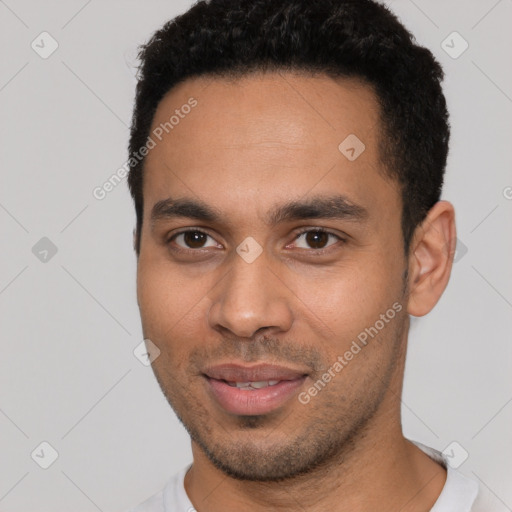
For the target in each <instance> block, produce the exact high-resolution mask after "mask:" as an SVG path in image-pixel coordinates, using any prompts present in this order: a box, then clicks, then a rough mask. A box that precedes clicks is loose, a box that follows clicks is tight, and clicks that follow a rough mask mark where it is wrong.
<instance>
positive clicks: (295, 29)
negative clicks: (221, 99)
mask: <svg viewBox="0 0 512 512" xmlns="http://www.w3.org/2000/svg"><path fill="white" fill-rule="evenodd" d="M139 60H140V66H139V70H138V83H137V87H136V95H135V106H134V111H133V118H132V124H131V133H130V141H129V152H130V155H133V154H134V153H136V152H138V151H139V150H140V148H141V147H143V146H144V145H145V144H146V142H147V138H148V136H149V131H150V129H151V124H152V121H153V117H154V115H155V112H156V109H157V107H158V104H159V102H160V101H161V100H162V98H163V97H164V95H165V94H166V93H167V92H168V91H169V90H170V89H172V88H173V87H174V86H176V85H177V84H178V83H180V82H183V81H184V80H186V79H187V78H191V77H199V76H212V77H216V76H217V77H222V76H230V77H241V76H244V75H247V74H250V73H251V72H258V71H262V72H264V71H268V70H270V71H298V72H304V73H312V74H316V73H324V74H326V75H328V76H330V77H333V78H336V77H347V78H357V79H359V80H362V81H363V82H364V83H366V84H368V85H370V86H371V87H372V88H373V90H374V92H375V93H376V96H377V100H378V102H379V105H380V110H381V119H380V120H381V130H380V131H381V133H380V144H379V152H380V159H381V161H382V164H383V166H384V172H385V173H386V174H387V175H388V176H389V177H391V178H392V179H395V180H396V181H397V182H398V183H399V185H400V188H401V197H402V204H403V208H402V231H403V238H404V248H405V252H406V253H407V252H408V250H409V245H410V241H411V238H412V235H413V233H414V230H415V228H416V227H417V226H418V225H419V224H420V223H421V221H423V220H424V218H425V217H426V215H427V212H428V210H430V208H431V207H432V206H433V205H434V204H435V203H436V202H437V201H439V198H440V195H441V189H442V185H443V176H444V171H445V167H446V159H447V155H448V142H449V137H450V126H449V122H448V112H447V108H446V100H445V97H444V95H443V91H442V87H441V81H442V79H443V78H444V73H443V70H442V68H441V66H440V64H439V63H438V62H437V60H436V59H435V58H434V56H433V55H432V53H431V52H430V51H429V50H428V49H426V48H424V47H421V46H419V45H418V44H416V42H415V39H414V37H413V35H412V34H411V33H410V32H408V31H407V29H406V28H405V27H404V26H403V25H402V24H401V23H400V21H399V20H398V18H397V17H396V16H395V15H394V14H393V13H392V12H391V11H390V10H389V9H388V8H387V7H386V6H385V5H383V4H380V3H378V2H376V1H373V0H210V1H207V0H201V1H198V2H196V3H195V4H194V5H193V6H192V7H191V8H190V9H189V10H188V11H187V12H186V13H184V14H182V15H180V16H177V17H176V18H174V19H173V20H171V21H168V22H167V23H165V25H163V27H162V28H161V29H160V30H158V31H157V32H155V34H154V35H153V36H152V37H151V39H150V40H149V41H148V42H147V44H145V45H142V46H141V47H140V51H139ZM340 142H341V141H340ZM144 161H145V159H140V160H137V161H136V163H134V165H133V167H132V168H131V169H130V172H129V176H128V185H129V187H130V193H131V195H132V197H133V199H134V202H135V210H136V215H137V226H136V233H135V234H136V238H135V250H136V252H137V254H139V251H140V236H141V230H142V215H143V194H142V184H143V177H144ZM134 162H135V160H134Z"/></svg>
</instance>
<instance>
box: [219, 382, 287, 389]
mask: <svg viewBox="0 0 512 512" xmlns="http://www.w3.org/2000/svg"><path fill="white" fill-rule="evenodd" d="M278 383H279V381H278V380H259V381H255V382H228V384H229V385H230V386H231V387H235V388H238V389H244V390H251V389H261V388H266V387H267V386H275V385H276V384H278Z"/></svg>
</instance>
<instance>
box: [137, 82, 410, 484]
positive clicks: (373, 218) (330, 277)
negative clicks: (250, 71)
mask: <svg viewBox="0 0 512 512" xmlns="http://www.w3.org/2000/svg"><path fill="white" fill-rule="evenodd" d="M191 98H192V100H191ZM196 102H197V103H196ZM187 104H188V105H192V104H193V105H194V106H193V108H186V107H183V106H184V105H187ZM176 111H178V112H176ZM173 115H174V116H175V119H173V121H172V128H170V126H171V125H170V124H169V120H170V118H171V116H173ZM176 116H177V117H176ZM178 117H179V121H178V122H176V120H177V119H178ZM165 123H168V124H167V129H166V130H165V129H164V130H162V128H161V127H162V126H163V125H164V124H165ZM159 127H160V129H159ZM167 132H168V133H167ZM152 133H153V134H158V136H154V135H153V136H152V138H153V139H154V141H155V142H156V145H155V146H154V147H153V148H152V149H151V151H150V152H149V154H148V156H147V157H146V165H145V177H144V190H143V194H144V217H143V226H142V232H141V250H140V256H139V260H138V301H139V306H140V311H141V317H142V324H143V331H144V337H145V338H149V339H150V340H151V341H152V342H153V343H154V344H155V345H156V346H157V347H158V349H159V350H160V355H159V356H158V357H157V358H156V359H155V360H154V361H153V369H154V372H155V375H156V377H157V380H158V382H159V384H160V386H161V388H162V391H163V392H164V394H165V396H166V397H167V399H168V401H169V403H170V404H171V406H172V407H173V409H174V410H175V412H176V414H177V415H178V417H179V418H180V420H181V421H182V423H183V424H184V426H185V427H186V429H187V430H188V432H189V433H190V435H191V438H192V440H193V444H195V446H196V447H199V448H200V449H201V450H202V453H203V454H205V456H206V457H207V458H208V460H209V461H210V462H211V463H212V464H214V466H215V467H217V468H219V469H221V470H222V471H224V472H225V473H226V474H229V475H231V476H233V477H235V478H239V479H251V480H261V481H264V480H276V479H282V478H288V477H291V476H295V475H299V474H303V473H305V472H307V471H309V470H311V469H312V468H313V467H318V466H319V465H321V464H323V463H326V462H327V461H329V460H330V459H332V458H333V457H339V456H340V454H343V453H344V452H347V450H348V449H349V447H350V446H353V445H354V441H355V440H356V439H357V438H358V437H359V436H361V435H362V433H363V432H364V431H365V430H368V429H369V428H370V425H372V424H376V423H375V422H376V421H377V420H376V419H377V418H378V417H380V416H382V417H384V416H386V415H385V414H384V412H385V411H384V410H385V408H386V407H387V405H386V404H387V401H386V400H387V398H386V397H387V396H388V395H389V393H390V386H391V385H392V384H393V382H395V380H396V379H397V378H398V377H397V375H398V373H399V370H398V369H397V368H398V366H399V365H398V364H397V361H398V360H399V358H400V357H401V355H400V354H401V353H402V351H403V347H404V343H405V338H406V326H407V325H408V324H407V322H408V317H407V314H406V306H405V303H404V302H405V300H406V299H405V296H404V293H405V292H406V290H404V279H403V276H404V271H405V270H406V266H407V263H406V258H405V256H404V254H403V238H402V231H401V222H400V221H401V207H402V206H401V200H400V194H399V190H398V186H397V184H396V183H395V182H393V181H391V180H389V179H387V178H385V177H384V173H383V168H382V164H381V162H380V160H379V155H378V149H377V148H378V142H379V110H378V105H377V101H376V98H375V96H374V93H373V92H372V90H371V89H370V88H369V87H368V86H367V85H364V84H361V83H358V82H356V81H353V80H347V79H344V80H336V81H334V80H332V79H330V78H327V77H323V76H316V77H311V76H309V77H306V76H304V75H298V74H291V73H286V74H266V75H261V74H255V75H249V76H245V77H244V78H241V79H238V80H236V81H229V80H227V79H221V78H215V79H209V80H208V81H207V80H206V79H204V78H200V79H198V78H194V79H191V80H188V81H186V82H183V83H182V84H180V85H179V86H178V87H175V88H174V89H172V90H171V91H170V92H169V93H168V94H167V95H166V96H165V97H164V99H163V100H162V101H161V102H160V104H159V106H158V109H157V111H156V114H155V117H154V120H153V126H152ZM351 134H352V135H351ZM353 135H355V136H357V138H358V139H359V140H360V141H361V142H362V143H363V144H364V151H362V152H361V149H362V146H361V145H360V143H359V142H357V140H356V139H354V138H353ZM347 137H350V138H349V139H348V141H347V142H346V143H345V144H344V145H342V146H341V149H340V148H339V146H340V143H342V142H343V141H344V140H345V139H346V138H347ZM160 139H161V140H160ZM351 148H352V149H351ZM359 153H360V154H359ZM354 157H355V158H354ZM248 382H252V384H251V385H249V384H248ZM235 383H238V384H235ZM235 386H236V387H235ZM388 416H389V415H388Z"/></svg>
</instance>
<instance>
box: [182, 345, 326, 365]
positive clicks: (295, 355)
mask: <svg viewBox="0 0 512 512" xmlns="http://www.w3.org/2000/svg"><path fill="white" fill-rule="evenodd" d="M189 360H190V363H191V366H192V367H193V368H196V369H200V368H204V366H205V364H212V363H215V362H221V361H222V362H224V361H230V360H236V361H240V362H245V363H254V362H261V363H274V364H281V365H286V363H294V364H297V365H302V366H306V367H308V368H310V369H311V371H312V372H313V373H316V372H319V371H322V370H325V369H326V368H327V366H328V365H326V364H325V362H324V361H323V358H322V355H321V353H320V352H319V351H318V350H317V349H315V348H312V347H307V346H304V345H301V344H298V343H293V342H290V341H286V342H285V341H283V340H279V339H278V338H275V337H268V336H262V337H259V338H257V339H255V340H248V339H233V338H228V339H225V340H223V341H221V342H219V344H218V345H217V346H216V347H197V348H195V349H194V350H192V352H191V353H190V358H189Z"/></svg>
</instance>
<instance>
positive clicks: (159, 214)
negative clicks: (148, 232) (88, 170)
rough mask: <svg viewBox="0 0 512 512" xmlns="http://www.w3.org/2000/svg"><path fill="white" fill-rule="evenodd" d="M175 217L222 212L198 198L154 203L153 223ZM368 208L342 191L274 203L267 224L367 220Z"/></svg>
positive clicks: (210, 218)
mask: <svg viewBox="0 0 512 512" xmlns="http://www.w3.org/2000/svg"><path fill="white" fill-rule="evenodd" d="M174 218H189V219H195V220H198V221H204V222H211V223H221V222H222V218H223V215H222V213H221V212H220V211H219V210H218V209H216V208H214V207H212V206H210V205H208V204H206V203H204V202H202V201H199V200H194V199H189V198H179V199H173V198H170V197H169V198H167V199H163V200H161V201H158V202H157V203H155V205H154V206H153V208H152V210H151V223H152V224H154V223H156V222H158V221H160V220H170V219H174ZM367 218H368V210H367V209H366V208H364V207H363V206H360V205H358V204H355V203H354V202H352V201H350V200H349V199H347V198H346V197H345V196H343V195H336V196H327V197H326V196H315V197H311V198H309V199H307V200H304V201H301V200H291V201H287V202H285V203H282V204H280V205H276V206H274V207H273V208H272V209H271V210H270V212H269V213H268V214H267V218H266V220H265V222H266V224H267V225H268V226H276V225H277V224H279V223H283V222H290V221H297V220H306V219H339V220H350V221H359V222H361V221H364V220H366V219H367Z"/></svg>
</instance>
